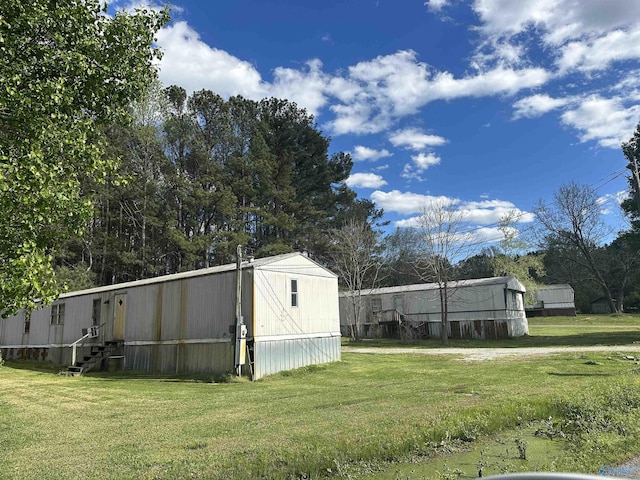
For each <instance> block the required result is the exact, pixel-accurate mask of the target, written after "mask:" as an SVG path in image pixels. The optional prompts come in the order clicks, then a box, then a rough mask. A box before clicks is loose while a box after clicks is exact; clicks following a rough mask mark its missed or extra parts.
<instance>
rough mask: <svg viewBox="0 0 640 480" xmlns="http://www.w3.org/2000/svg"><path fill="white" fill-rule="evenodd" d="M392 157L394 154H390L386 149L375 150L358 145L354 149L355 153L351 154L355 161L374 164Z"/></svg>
mask: <svg viewBox="0 0 640 480" xmlns="http://www.w3.org/2000/svg"><path fill="white" fill-rule="evenodd" d="M391 155H392V154H391V153H390V152H389V150H387V149H385V148H383V149H382V150H375V149H373V148H369V147H365V146H363V145H356V146H355V147H353V153H352V154H351V156H352V157H353V159H354V160H357V161H364V160H370V161H372V162H375V161H376V160H380V159H381V158H385V157H390V156H391Z"/></svg>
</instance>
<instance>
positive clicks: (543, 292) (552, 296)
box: [526, 284, 576, 318]
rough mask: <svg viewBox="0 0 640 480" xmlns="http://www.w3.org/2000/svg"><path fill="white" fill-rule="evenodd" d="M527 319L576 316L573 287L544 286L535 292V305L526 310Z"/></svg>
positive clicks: (560, 285)
mask: <svg viewBox="0 0 640 480" xmlns="http://www.w3.org/2000/svg"><path fill="white" fill-rule="evenodd" d="M526 312H527V317H529V318H532V317H550V316H555V315H564V316H572V317H575V315H576V305H575V303H574V292H573V288H571V285H568V284H558V285H543V286H541V287H538V289H537V290H536V291H535V292H533V305H531V306H529V307H527V308H526Z"/></svg>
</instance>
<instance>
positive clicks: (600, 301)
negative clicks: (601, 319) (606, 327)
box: [591, 297, 613, 314]
mask: <svg viewBox="0 0 640 480" xmlns="http://www.w3.org/2000/svg"><path fill="white" fill-rule="evenodd" d="M591 313H596V314H608V313H613V312H612V311H611V307H610V305H609V301H608V300H607V299H606V298H605V297H600V298H597V299H596V300H594V301H593V302H591Z"/></svg>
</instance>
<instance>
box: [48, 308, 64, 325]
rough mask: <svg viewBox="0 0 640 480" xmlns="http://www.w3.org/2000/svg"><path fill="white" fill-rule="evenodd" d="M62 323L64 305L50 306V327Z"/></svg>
mask: <svg viewBox="0 0 640 480" xmlns="http://www.w3.org/2000/svg"><path fill="white" fill-rule="evenodd" d="M63 323H64V303H57V304H56V305H51V325H62V324H63Z"/></svg>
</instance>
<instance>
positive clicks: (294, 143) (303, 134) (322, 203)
mask: <svg viewBox="0 0 640 480" xmlns="http://www.w3.org/2000/svg"><path fill="white" fill-rule="evenodd" d="M133 109H134V118H135V122H134V123H133V124H131V125H128V126H126V127H122V126H118V125H113V126H111V127H110V128H109V129H107V131H106V132H105V133H106V139H107V142H108V145H107V151H108V154H109V155H111V156H117V157H119V158H120V165H119V167H118V169H117V170H116V171H113V172H110V173H108V174H106V179H104V180H105V181H104V182H98V181H96V179H94V178H84V179H83V180H82V189H83V192H84V194H85V196H86V198H88V199H91V200H92V201H93V205H94V214H93V218H92V219H91V221H90V223H89V225H88V228H87V229H86V232H85V234H84V235H83V236H82V237H81V238H76V239H73V240H71V241H69V242H67V244H66V246H65V248H64V249H63V251H62V252H60V254H59V255H58V258H57V274H58V277H59V278H60V282H66V283H67V284H68V286H69V287H70V288H82V287H86V286H90V285H105V284H112V283H117V282H123V281H130V280H135V279H141V278H147V277H153V276H157V275H164V274H170V273H175V272H180V271H186V270H193V269H198V268H204V267H208V266H214V265H220V264H225V263H229V262H232V261H234V260H235V250H236V246H237V245H239V244H240V245H243V246H245V248H246V249H247V250H248V251H249V252H250V253H252V254H254V255H255V256H258V257H261V256H267V255H274V254H279V253H286V252H290V251H294V250H299V251H301V250H308V251H310V252H312V253H313V254H314V255H315V256H316V257H318V258H322V257H323V256H325V255H326V253H327V248H328V237H327V232H328V231H329V230H330V229H332V228H337V227H339V226H340V225H341V224H342V223H343V221H344V219H345V218H359V219H367V218H371V217H373V216H376V215H377V216H378V217H379V216H380V214H381V212H376V211H375V208H374V205H373V203H372V202H370V201H368V200H362V199H358V198H357V197H356V194H355V192H354V191H353V190H351V189H350V188H348V187H347V186H346V185H345V183H344V181H345V180H346V178H347V177H348V176H349V174H350V172H351V168H352V160H351V158H350V156H349V155H348V154H345V153H341V152H340V153H336V154H333V155H331V156H329V155H328V149H329V143H330V139H329V138H328V137H326V136H324V135H323V134H322V132H321V131H320V130H319V129H318V127H317V125H316V124H315V122H314V119H313V117H312V116H311V115H309V114H307V113H306V111H305V110H303V109H301V108H299V107H297V106H296V104H294V103H292V102H289V101H286V100H278V99H274V98H271V99H265V100H262V101H260V102H256V101H251V100H247V99H245V98H242V97H231V98H229V99H228V100H224V99H223V98H222V97H220V96H219V95H216V94H215V93H213V92H211V91H207V90H202V91H199V92H196V93H194V94H192V95H191V96H187V94H186V92H185V90H184V89H182V88H180V87H176V86H172V87H169V88H167V89H161V88H160V87H156V88H154V89H152V90H151V91H150V92H149V94H148V95H147V97H146V99H145V100H144V101H143V102H140V103H138V104H136V105H134V106H133Z"/></svg>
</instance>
